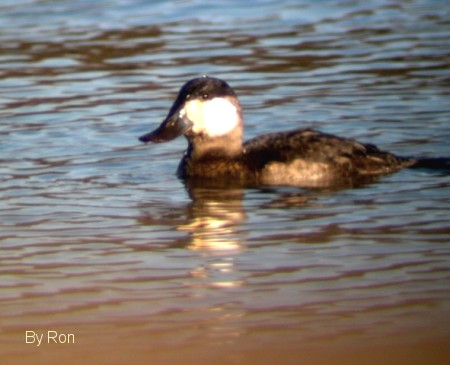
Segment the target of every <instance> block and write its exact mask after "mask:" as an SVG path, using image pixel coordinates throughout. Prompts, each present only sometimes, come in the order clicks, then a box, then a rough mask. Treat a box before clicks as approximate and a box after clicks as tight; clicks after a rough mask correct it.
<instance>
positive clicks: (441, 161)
mask: <svg viewBox="0 0 450 365" xmlns="http://www.w3.org/2000/svg"><path fill="white" fill-rule="evenodd" d="M409 167H411V168H414V169H429V170H441V171H446V172H449V173H450V157H434V158H418V159H416V160H415V162H414V163H413V164H412V165H411V166H409Z"/></svg>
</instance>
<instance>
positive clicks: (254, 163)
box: [178, 129, 415, 187]
mask: <svg viewBox="0 0 450 365" xmlns="http://www.w3.org/2000/svg"><path fill="white" fill-rule="evenodd" d="M414 163H415V160H412V159H408V158H402V157H398V156H395V155H393V154H391V153H387V152H383V151H380V150H379V149H378V148H377V147H376V146H374V145H370V144H361V143H359V142H357V141H355V140H351V139H344V138H339V137H336V136H333V135H330V134H325V133H321V132H319V131H315V130H311V129H297V130H292V131H287V132H279V133H271V134H266V135H263V136H259V137H256V138H254V139H251V140H249V141H247V142H245V143H244V144H243V146H242V150H241V151H240V152H239V153H236V154H233V155H229V154H228V153H227V151H226V149H224V150H221V149H215V150H213V151H211V150H210V151H208V153H196V151H195V147H193V145H190V147H189V149H188V151H187V153H186V154H185V156H184V157H183V159H182V160H181V163H180V165H179V167H178V176H179V177H180V178H182V179H190V178H194V179H198V178H202V179H217V180H220V181H230V182H231V181H234V182H239V183H243V184H247V185H291V186H301V187H333V186H335V187H340V186H355V185H359V184H361V183H364V182H368V181H371V180H373V179H374V178H376V177H377V176H379V175H384V174H389V173H392V172H395V171H397V170H399V169H402V168H404V167H408V166H411V165H412V164H414Z"/></svg>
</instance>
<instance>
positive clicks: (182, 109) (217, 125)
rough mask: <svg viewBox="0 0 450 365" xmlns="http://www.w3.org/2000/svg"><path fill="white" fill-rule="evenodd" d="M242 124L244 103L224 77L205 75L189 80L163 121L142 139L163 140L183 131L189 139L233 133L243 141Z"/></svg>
mask: <svg viewBox="0 0 450 365" xmlns="http://www.w3.org/2000/svg"><path fill="white" fill-rule="evenodd" d="M242 128H243V122H242V114H241V107H240V105H239V101H238V99H237V96H236V94H235V93H234V91H233V89H232V88H231V87H230V86H229V85H228V84H227V83H226V82H225V81H223V80H220V79H217V78H214V77H207V76H203V77H199V78H195V79H193V80H190V81H188V82H187V83H186V84H185V85H184V86H183V87H182V88H181V90H180V91H179V93H178V96H177V98H176V100H175V102H174V104H173V105H172V107H171V108H170V111H169V114H168V115H167V117H166V118H165V119H164V121H163V122H162V123H161V125H160V126H159V127H158V128H156V129H155V130H154V131H152V132H150V133H147V134H144V135H143V136H141V137H140V138H139V140H140V141H141V142H144V143H147V142H154V143H161V142H167V141H170V140H172V139H175V138H176V137H178V136H181V135H184V136H185V137H186V138H187V139H188V140H189V141H190V142H192V141H193V140H197V141H198V140H215V139H221V138H227V137H230V138H231V137H232V139H233V140H235V141H236V140H237V139H238V140H239V143H241V140H242Z"/></svg>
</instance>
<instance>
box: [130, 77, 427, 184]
mask: <svg viewBox="0 0 450 365" xmlns="http://www.w3.org/2000/svg"><path fill="white" fill-rule="evenodd" d="M243 131H244V120H243V114H242V107H241V105H240V103H239V100H238V97H237V95H236V93H235V91H234V90H233V89H232V88H231V87H230V86H229V84H228V83H227V82H225V81H224V80H222V79H219V78H216V77H211V76H202V77H197V78H194V79H192V80H190V81H188V82H187V83H185V84H184V86H183V87H182V88H181V89H180V91H179V93H178V96H177V97H176V99H175V102H174V103H173V105H172V107H171V108H170V110H169V113H168V114H167V117H166V118H165V119H164V120H163V122H162V123H161V124H160V125H159V126H158V127H157V128H156V129H155V130H153V131H151V132H149V133H146V134H144V135H142V136H141V137H139V140H140V141H141V142H144V143H148V142H152V143H162V142H168V141H171V140H173V139H175V138H177V137H179V136H181V135H184V136H185V137H186V139H187V141H188V148H187V150H186V151H185V153H184V155H183V157H182V159H181V162H180V164H179V166H178V171H177V175H178V177H179V178H180V179H182V180H196V181H210V182H211V181H220V182H222V183H225V184H227V183H233V184H236V183H238V184H243V185H248V186H255V185H257V186H259V185H270V186H273V185H285V186H298V187H305V188H308V187H311V188H331V187H341V186H357V185H359V184H361V183H365V182H368V181H373V179H374V178H377V177H379V176H382V175H386V174H390V173H393V172H396V171H398V170H400V169H403V168H406V167H412V166H414V165H419V161H418V160H417V159H414V158H408V157H400V156H396V155H395V154H392V153H389V152H386V151H382V150H380V149H379V148H378V147H376V146H375V145H373V144H368V143H361V142H358V141H356V140H354V139H350V138H343V137H338V136H335V135H332V134H328V133H323V132H320V131H317V130H314V129H310V128H300V129H294V130H288V131H281V132H274V133H269V134H264V135H261V136H257V137H255V138H253V139H250V140H248V141H246V142H244V141H243Z"/></svg>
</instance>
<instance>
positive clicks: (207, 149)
mask: <svg viewBox="0 0 450 365" xmlns="http://www.w3.org/2000/svg"><path fill="white" fill-rule="evenodd" d="M188 140H189V149H188V154H189V157H190V158H192V159H196V160H197V159H208V158H227V159H229V158H236V157H238V156H240V155H241V154H242V130H239V129H236V130H235V131H233V132H232V133H229V134H227V135H225V136H221V137H215V138H210V137H205V136H203V135H196V136H194V137H192V138H189V139H188Z"/></svg>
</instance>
